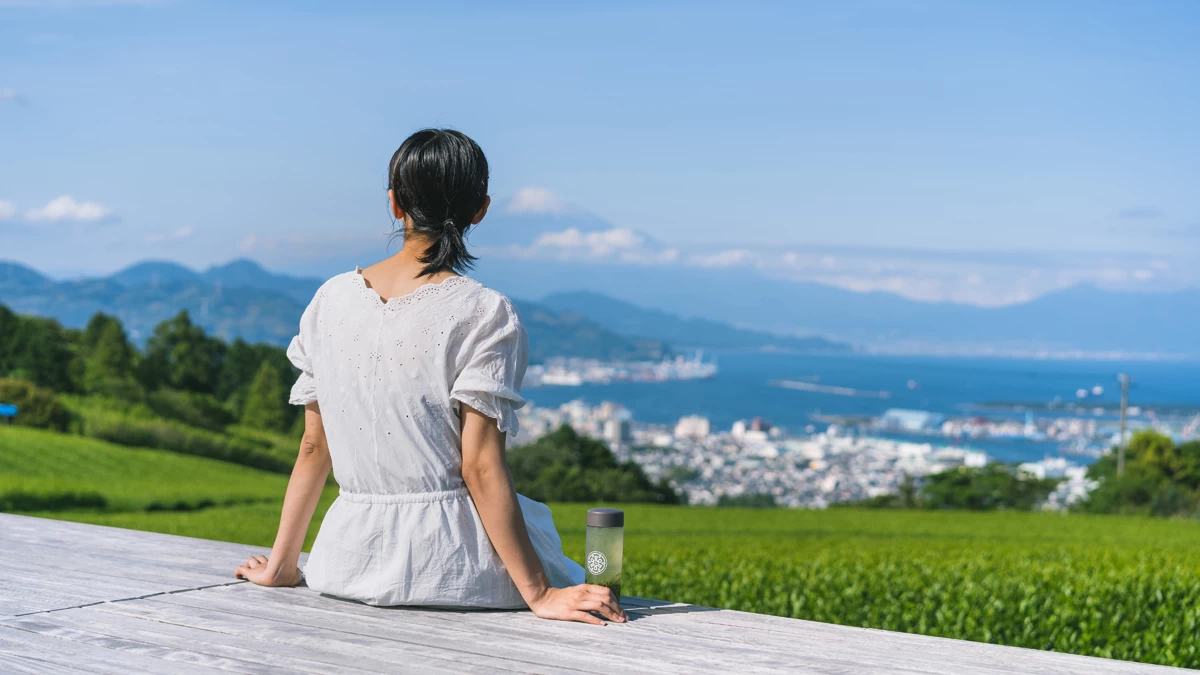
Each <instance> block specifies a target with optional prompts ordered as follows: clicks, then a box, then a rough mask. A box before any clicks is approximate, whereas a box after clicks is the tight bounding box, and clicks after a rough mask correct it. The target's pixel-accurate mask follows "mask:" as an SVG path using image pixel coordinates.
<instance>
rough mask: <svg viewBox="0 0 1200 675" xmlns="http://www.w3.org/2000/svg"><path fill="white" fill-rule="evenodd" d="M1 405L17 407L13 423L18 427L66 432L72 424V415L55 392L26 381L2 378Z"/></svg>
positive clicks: (0, 385) (0, 384)
mask: <svg viewBox="0 0 1200 675" xmlns="http://www.w3.org/2000/svg"><path fill="white" fill-rule="evenodd" d="M0 403H10V404H12V405H15V406H17V416H16V417H15V418H13V420H12V423H13V424H16V425H18V426H23V427H37V428H40V429H53V430H55V431H66V430H67V426H68V425H69V424H70V423H71V413H70V412H69V411H68V410H67V408H66V407H65V406H63V404H62V402H61V401H59V400H58V397H57V396H55V395H54V392H52V391H50V390H49V389H42V388H41V387H37V386H35V385H34V384H33V383H32V382H27V381H25V380H15V379H4V378H0ZM0 424H2V423H0Z"/></svg>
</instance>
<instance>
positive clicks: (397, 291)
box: [362, 237, 459, 300]
mask: <svg viewBox="0 0 1200 675" xmlns="http://www.w3.org/2000/svg"><path fill="white" fill-rule="evenodd" d="M428 248H429V242H427V241H425V240H423V239H421V238H418V237H405V239H404V246H403V247H401V249H400V250H399V251H397V252H396V253H395V254H393V255H392V256H391V257H390V258H386V259H384V260H381V261H379V262H377V263H375V264H374V265H371V266H370V267H367V268H365V269H363V270H362V275H363V279H364V280H365V281H366V282H367V286H369V287H371V289H373V290H374V291H375V292H376V293H378V294H379V296H380V297H381V298H383V299H384V300H387V299H388V298H395V297H399V296H401V295H407V294H409V293H411V292H413V291H415V290H416V289H418V288H420V287H421V286H424V285H426V284H437V283H441V282H443V281H445V280H446V279H447V278H448V277H456V276H459V275H458V274H456V273H455V272H454V271H453V270H439V271H437V272H434V273H433V274H427V275H424V276H422V275H421V272H422V271H423V270H424V269H425V263H423V262H421V260H420V259H421V257H422V256H424V255H425V251H426V250H427V249H428Z"/></svg>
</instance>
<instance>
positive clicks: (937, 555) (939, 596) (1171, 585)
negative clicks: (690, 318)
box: [0, 427, 1200, 667]
mask: <svg viewBox="0 0 1200 675" xmlns="http://www.w3.org/2000/svg"><path fill="white" fill-rule="evenodd" d="M64 476H68V477H67V478H64ZM285 483H286V477H285V476H281V475H279V474H274V473H268V472H265V471H260V470H256V469H252V468H248V467H243V466H236V465H232V464H229V463H225V462H220V461H216V460H211V459H206V458H200V457H189V456H182V455H178V454H172V453H168V452H162V451H155V450H139V449H131V448H128V447H123V446H117V445H111V444H108V443H104V442H100V441H95V440H91V439H86V438H80V437H74V436H65V435H62V434H55V433H52V432H45V431H34V430H26V429H17V428H12V429H9V428H3V427H0V508H2V509H4V510H8V511H19V512H24V513H30V514H31V515H42V516H47V517H53V518H66V519H70V520H78V521H83V522H92V523H99V524H105V525H115V526H119V527H129V528H136V529H145V530H154V531H159V532H169V533H175V534H184V535H189V536H196V537H205V538H212V539H223V540H229V541H239V542H244V543H247V544H258V545H264V546H269V545H270V544H271V542H272V540H273V539H274V535H275V527H276V525H277V522H278V517H279V503H280V500H281V498H282V494H283V490H284V485H285ZM335 493H336V488H335V487H330V488H329V489H327V490H326V494H325V496H324V498H323V499H322V502H321V506H320V508H319V509H318V517H319V516H320V515H321V514H323V513H324V511H325V509H326V508H328V505H329V503H330V502H331V501H332V499H333V496H334V494H335ZM69 495H74V496H73V497H70V496H69ZM553 508H554V512H555V518H556V521H557V522H558V525H559V531H560V532H561V533H562V534H563V545H564V549H565V551H566V552H567V554H568V555H570V556H572V557H574V558H576V559H581V558H582V555H583V523H584V512H585V511H586V509H587V505H581V504H559V505H554V506H553ZM626 513H627V516H626V544H625V552H626V553H625V554H626V561H625V579H624V581H625V588H626V589H627V590H626V592H627V593H629V594H632V595H640V596H648V597H657V598H663V599H670V600H675V601H681V602H692V603H698V604H705V605H712V606H717V607H727V608H733V609H740V610H745V611H751V612H762V613H768V614H777V615H781V616H790V617H796V618H803V619H812V620H816V621H826V622H831V623H840V624H846V625H853V626H868V627H873V628H883V629H888V630H897V631H905V632H915V633H924V634H928V635H939V636H944V637H951V638H958V639H964V640H978V641H985V642H993V643H998V644H1006V645H1016V646H1022V647H1030V648H1034V649H1053V650H1057V651H1063V652H1071V653H1076V654H1088V655H1093V656H1104V657H1110V658H1119V659H1129V660H1135V661H1146V662H1152V663H1161V664H1168V665H1176V666H1185V667H1200V645H1198V643H1200V641H1198V640H1197V637H1196V636H1197V635H1198V633H1200V620H1198V616H1200V611H1198V610H1197V609H1196V608H1197V607H1200V523H1197V522H1195V521H1190V520H1162V519H1149V518H1140V517H1131V516H1079V515H1072V516H1057V515H1042V514H1036V513H969V512H948V511H947V512H938V511H899V510H882V511H881V510H871V511H869V510H859V509H831V510H828V511H791V510H783V509H762V510H754V509H724V508H723V509H711V508H699V507H695V508H688V507H676V506H647V505H630V506H627V507H626ZM315 531H316V525H315V524H314V526H313V528H312V529H311V530H310V532H309V537H310V539H309V542H310V543H311V537H312V536H313V534H314V533H315ZM238 562H240V561H236V560H231V561H230V573H231V574H232V570H233V567H234V566H235V565H236V564H237V563H238Z"/></svg>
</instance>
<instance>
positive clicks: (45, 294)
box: [0, 261, 669, 361]
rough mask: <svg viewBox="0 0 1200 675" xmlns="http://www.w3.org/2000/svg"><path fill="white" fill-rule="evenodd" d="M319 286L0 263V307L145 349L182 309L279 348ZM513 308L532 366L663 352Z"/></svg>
mask: <svg viewBox="0 0 1200 675" xmlns="http://www.w3.org/2000/svg"><path fill="white" fill-rule="evenodd" d="M176 268H178V269H176ZM184 272H190V274H184ZM117 279H120V280H121V281H122V282H124V283H121V282H118V281H117ZM210 280H211V281H210ZM321 283H322V282H321V281H318V280H315V279H305V278H298V277H288V276H286V275H278V274H273V273H271V272H268V271H266V270H263V269H262V268H261V267H259V266H258V265H257V264H255V263H253V262H250V261H234V262H233V263H230V264H228V265H222V266H219V267H214V268H212V269H210V270H208V271H207V272H205V273H203V274H198V273H195V272H192V271H191V270H188V268H186V267H182V266H178V265H174V264H173V263H157V262H156V263H148V264H138V265H134V266H132V267H130V268H128V269H126V270H122V271H121V272H120V273H118V274H116V275H113V276H111V277H105V278H100V279H76V280H71V281H63V282H55V281H53V280H51V279H49V278H47V277H45V276H42V275H41V274H38V273H37V272H36V271H34V270H32V269H30V268H28V267H25V266H22V265H18V264H16V263H0V304H4V305H7V306H8V307H10V308H11V309H12V310H14V311H16V312H18V313H20V314H33V315H38V316H48V317H52V318H55V319H57V320H58V321H59V322H60V323H62V324H63V325H64V326H68V327H73V328H80V327H83V326H84V325H85V324H86V323H87V321H88V319H90V318H91V317H92V316H93V315H94V314H95V313H96V312H105V313H107V314H112V315H114V316H116V317H117V318H119V319H120V320H121V322H122V323H123V324H124V325H125V328H126V330H127V331H128V332H129V334H130V337H131V338H132V339H133V340H134V341H136V342H143V341H145V340H146V339H147V338H148V337H149V336H150V335H151V333H152V332H153V331H154V326H156V325H157V324H158V323H159V322H161V321H164V320H166V319H169V318H171V317H173V316H175V315H176V314H177V313H179V311H180V310H183V309H186V310H187V311H188V313H189V314H190V315H191V316H192V318H193V320H195V321H196V322H197V323H199V324H200V325H202V326H204V328H205V330H207V331H208V332H210V333H212V334H214V335H219V336H220V337H222V338H224V339H226V340H232V339H234V338H238V337H240V338H242V339H244V340H247V341H249V342H268V343H272V344H277V345H286V344H287V342H288V341H289V340H291V338H292V336H293V335H295V334H296V330H297V326H298V325H299V323H300V314H301V313H302V312H303V311H304V307H305V306H306V305H307V304H308V300H309V299H310V298H311V297H312V294H313V293H314V292H315V291H316V288H317V287H318V286H320V284H321ZM255 284H262V285H263V286H264V287H256V286H255ZM288 284H291V285H293V286H294V288H290V287H289V286H288ZM516 304H517V306H518V308H519V311H520V312H521V315H522V317H523V318H524V320H525V325H526V329H527V331H528V332H529V337H530V348H531V350H532V358H533V359H534V361H540V360H543V359H545V358H548V357H551V356H579V357H590V358H603V359H657V358H661V357H662V356H663V355H664V354H666V353H668V352H669V350H668V348H667V346H666V345H665V344H664V343H663V342H662V341H661V340H647V339H639V338H628V337H623V336H621V335H617V334H616V333H614V332H612V331H611V330H608V329H606V328H603V327H601V326H599V325H597V324H596V323H595V322H592V321H590V320H588V319H586V318H584V317H583V316H580V315H579V314H576V313H572V312H559V311H556V310H553V309H550V308H547V307H545V306H542V305H539V304H537V303H532V302H523V301H516Z"/></svg>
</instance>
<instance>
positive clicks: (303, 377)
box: [287, 335, 317, 405]
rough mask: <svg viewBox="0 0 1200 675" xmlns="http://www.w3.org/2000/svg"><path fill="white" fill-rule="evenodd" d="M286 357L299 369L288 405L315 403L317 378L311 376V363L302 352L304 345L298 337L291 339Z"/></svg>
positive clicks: (305, 353)
mask: <svg viewBox="0 0 1200 675" xmlns="http://www.w3.org/2000/svg"><path fill="white" fill-rule="evenodd" d="M287 356H288V360H289V361H291V362H292V365H293V366H296V367H297V368H299V369H300V377H298V378H296V383H295V384H293V385H292V391H291V394H290V395H289V396H288V403H291V404H292V405H308V404H309V403H313V402H315V401H316V400H317V378H315V377H314V376H313V371H312V363H311V362H310V361H309V358H308V354H307V352H305V351H304V343H302V342H301V341H300V336H299V335H297V336H296V337H294V338H292V343H291V344H290V345H288V348H287Z"/></svg>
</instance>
